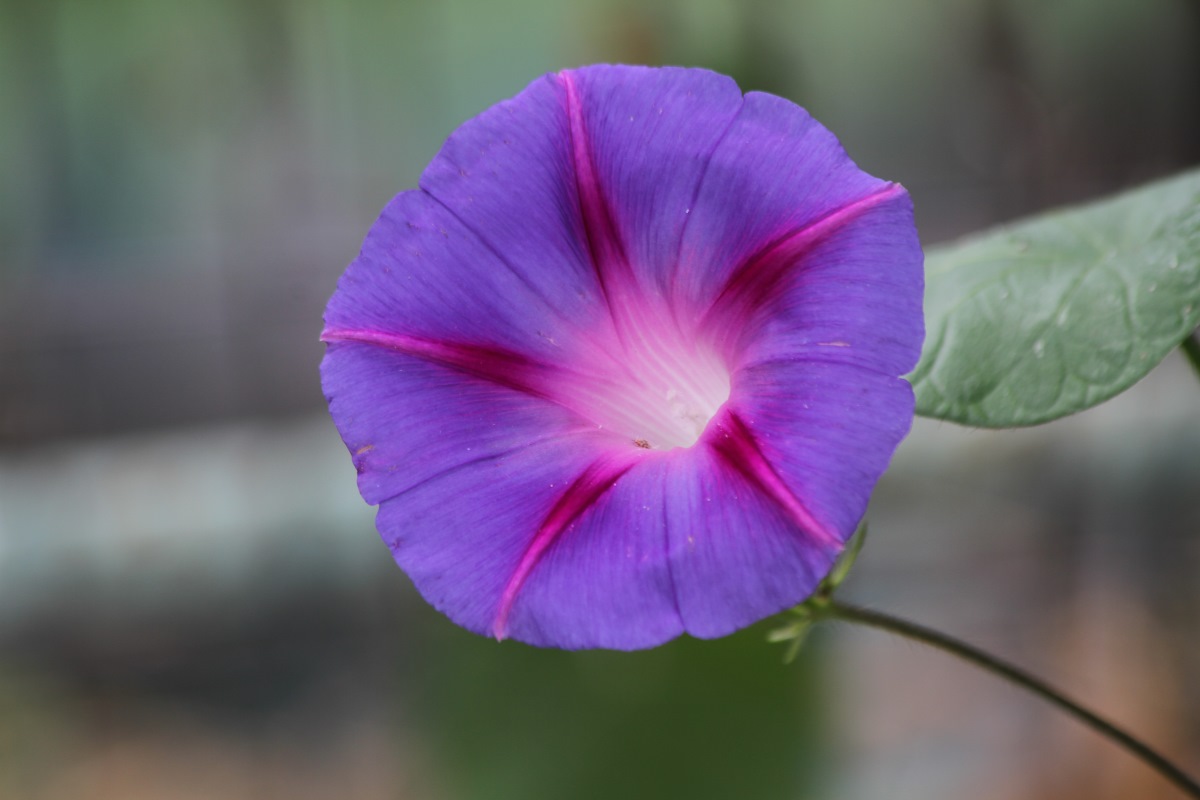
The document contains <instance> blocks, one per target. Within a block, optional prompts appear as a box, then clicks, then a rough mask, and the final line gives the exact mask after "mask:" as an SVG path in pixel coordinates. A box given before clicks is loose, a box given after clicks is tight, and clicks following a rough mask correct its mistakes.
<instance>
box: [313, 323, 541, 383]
mask: <svg viewBox="0 0 1200 800" xmlns="http://www.w3.org/2000/svg"><path fill="white" fill-rule="evenodd" d="M321 341H323V342H358V343H360V344H371V345H378V346H379V347H386V348H388V349H389V350H395V351H396V352H398V353H403V354H405V355H410V356H416V357H418V358H422V359H425V360H426V361H432V362H434V363H437V364H444V365H446V366H448V367H453V368H454V369H456V370H459V371H460V372H463V373H465V374H467V375H473V376H475V377H477V378H483V379H484V380H487V381H491V382H492V383H495V384H497V385H499V386H507V387H508V388H510V389H516V390H517V391H519V392H524V393H526V394H531V395H535V396H538V397H547V396H548V395H547V394H546V392H545V389H544V388H543V387H544V386H545V384H546V378H545V373H546V371H547V369H546V367H545V366H543V365H541V364H538V363H536V362H534V361H532V360H530V359H529V358H528V357H526V356H523V355H521V354H519V353H510V352H507V351H505V350H502V349H500V348H498V347H488V346H485V345H474V344H463V343H460V342H435V341H431V340H429V339H423V338H421V337H418V336H405V335H404V334H402V333H387V332H385V331H371V330H350V329H346V328H326V329H325V331H324V332H322V333H321Z"/></svg>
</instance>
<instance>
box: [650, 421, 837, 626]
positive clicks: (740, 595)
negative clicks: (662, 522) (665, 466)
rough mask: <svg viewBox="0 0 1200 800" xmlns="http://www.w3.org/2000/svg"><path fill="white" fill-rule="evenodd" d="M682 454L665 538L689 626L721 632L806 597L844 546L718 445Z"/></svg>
mask: <svg viewBox="0 0 1200 800" xmlns="http://www.w3.org/2000/svg"><path fill="white" fill-rule="evenodd" d="M710 432H712V429H710ZM677 453H679V451H673V452H672V453H670V454H669V455H670V456H672V459H671V467H672V469H671V471H670V474H669V477H668V480H667V488H668V499H667V504H668V507H669V509H670V511H669V515H668V517H667V526H668V532H667V537H668V542H669V552H670V556H669V557H670V559H671V572H672V577H673V580H674V585H675V594H676V598H677V601H678V607H679V614H680V617H681V620H682V622H683V624H684V627H685V629H686V630H687V632H688V633H690V634H692V635H693V636H698V637H701V638H712V637H716V636H723V635H725V634H727V633H731V632H732V631H735V630H737V629H738V628H741V627H743V626H745V625H748V624H750V623H752V622H756V621H758V620H760V619H762V618H763V617H765V616H767V615H769V614H774V613H776V612H778V611H781V610H783V609H785V608H787V607H789V606H791V605H795V604H796V603H797V602H799V599H803V598H804V597H806V596H808V595H809V594H810V593H811V592H812V591H813V589H814V588H816V585H817V583H818V582H819V581H820V579H821V577H822V576H823V575H824V574H825V573H826V572H827V571H828V570H829V567H830V565H831V564H832V562H833V559H834V558H835V557H836V555H837V553H838V552H840V547H839V546H837V545H836V544H835V543H827V542H824V541H823V540H822V537H821V535H820V534H817V535H813V534H812V533H810V532H808V531H806V530H804V529H803V528H801V527H800V526H798V525H797V521H796V516H795V514H794V509H793V508H789V505H788V504H787V503H785V502H780V501H781V500H782V499H783V498H782V497H778V496H777V497H773V496H771V495H770V494H768V492H767V491H764V488H763V484H762V483H761V482H760V481H759V480H757V479H756V478H755V477H754V476H752V475H751V474H749V473H748V471H747V470H745V469H743V468H741V467H740V466H739V465H738V464H736V463H734V462H731V460H730V459H729V458H727V457H726V456H725V455H723V454H722V453H721V452H719V451H718V450H717V449H716V448H713V447H707V446H706V447H700V448H696V449H695V450H694V451H692V452H688V453H686V454H682V455H676V454H677Z"/></svg>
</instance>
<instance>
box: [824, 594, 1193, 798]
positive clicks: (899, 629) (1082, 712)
mask: <svg viewBox="0 0 1200 800" xmlns="http://www.w3.org/2000/svg"><path fill="white" fill-rule="evenodd" d="M818 609H819V610H818ZM818 609H814V611H816V616H817V617H818V618H822V619H839V620H843V621H845V622H856V623H858V624H860V625H867V626H869V627H872V628H879V629H881V630H885V631H888V632H889V633H893V634H895V635H897V636H903V637H905V638H906V639H912V640H914V641H918V642H921V643H923V644H927V645H929V646H931V647H935V648H937V649H939V650H942V651H945V652H947V653H950V654H951V655H955V656H958V657H959V658H961V659H963V660H964V661H969V662H970V663H972V664H974V665H975V666H977V667H981V668H983V669H984V670H987V671H988V672H991V673H992V674H994V675H998V676H999V677H1001V678H1004V679H1005V680H1007V681H1009V682H1011V683H1014V684H1016V685H1017V686H1020V687H1021V688H1023V689H1027V690H1029V691H1031V692H1033V693H1034V694H1036V695H1037V696H1038V697H1040V698H1042V699H1043V700H1046V701H1047V702H1049V703H1051V704H1053V705H1055V706H1058V707H1059V708H1060V709H1062V710H1063V711H1066V712H1067V713H1068V714H1070V715H1071V716H1073V717H1075V718H1076V719H1077V720H1079V721H1080V722H1082V723H1083V724H1084V725H1087V726H1088V727H1089V728H1092V729H1093V730H1095V731H1096V732H1097V733H1100V734H1101V735H1103V736H1107V737H1108V738H1109V739H1110V740H1112V741H1113V742H1114V743H1116V744H1118V745H1120V746H1121V747H1124V748H1125V749H1126V750H1127V751H1129V752H1130V753H1132V754H1133V755H1135V756H1137V757H1138V758H1140V759H1141V760H1142V761H1143V762H1145V763H1146V764H1147V765H1148V766H1149V767H1150V768H1152V769H1154V770H1155V771H1157V772H1158V773H1159V774H1160V775H1162V776H1163V777H1164V778H1166V779H1167V780H1169V781H1170V782H1171V783H1173V784H1175V785H1176V786H1178V787H1179V788H1180V789H1182V790H1183V791H1184V792H1185V793H1186V794H1188V795H1189V796H1191V797H1195V798H1200V784H1198V783H1196V781H1194V780H1193V779H1192V778H1190V777H1188V775H1187V774H1185V773H1184V772H1183V770H1181V769H1180V768H1179V767H1177V766H1175V765H1174V764H1172V763H1171V762H1170V761H1168V760H1167V759H1165V758H1163V757H1162V756H1161V755H1159V754H1158V753H1157V752H1156V751H1155V750H1153V749H1152V748H1151V747H1150V746H1149V745H1147V744H1145V743H1144V742H1142V741H1141V740H1139V739H1137V738H1135V737H1133V736H1131V735H1130V734H1128V733H1126V732H1125V731H1123V730H1121V729H1120V728H1118V727H1117V726H1116V725H1114V724H1112V723H1111V722H1109V721H1108V720H1105V719H1103V718H1102V717H1099V716H1097V715H1096V714H1093V713H1092V712H1091V711H1088V710H1087V709H1086V708H1084V707H1083V706H1081V705H1079V704H1078V703H1076V702H1075V701H1074V700H1071V699H1070V698H1069V697H1067V696H1065V695H1064V694H1063V693H1062V692H1060V691H1058V690H1057V689H1055V688H1053V687H1052V686H1050V685H1048V684H1046V683H1045V682H1043V681H1041V680H1039V679H1038V678H1035V677H1033V676H1032V675H1030V674H1029V673H1028V672H1025V671H1024V670H1022V669H1020V668H1019V667H1015V666H1013V665H1012V664H1009V663H1007V662H1005V661H1001V660H1000V659H998V658H996V657H995V656H992V655H989V654H987V653H985V652H983V651H982V650H979V649H977V648H975V647H973V646H971V645H969V644H967V643H966V642H963V641H961V640H959V639H955V638H954V637H952V636H947V635H946V634H944V633H939V632H938V631H935V630H933V629H931V628H926V627H924V626H923V625H917V624H916V623H913V622H908V621H906V620H903V619H900V618H898V617H893V616H891V615H890V614H882V613H880V612H878V611H870V610H868V609H865V608H860V607H858V606H853V605H848V604H846V603H842V602H839V601H837V600H833V599H832V598H830V599H827V600H826V601H825V602H823V603H822V604H821V605H820V606H819V607H818Z"/></svg>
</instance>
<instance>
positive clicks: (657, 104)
mask: <svg viewBox="0 0 1200 800" xmlns="http://www.w3.org/2000/svg"><path fill="white" fill-rule="evenodd" d="M561 80H562V81H563V82H564V84H565V85H566V87H567V90H568V91H567V100H568V104H567V107H568V113H569V114H570V116H571V120H572V140H573V147H574V150H575V154H576V157H575V158H576V172H577V174H579V175H581V176H583V177H582V178H581V180H580V195H581V198H582V200H583V207H584V210H585V213H584V219H585V220H586V219H602V220H608V221H609V223H610V225H611V232H609V233H608V234H607V237H608V238H610V239H615V240H616V243H615V245H609V247H610V248H611V250H613V251H616V253H614V255H615V256H616V260H617V261H619V262H622V263H618V264H615V265H613V267H612V269H614V270H622V269H623V270H629V271H632V273H634V274H633V277H634V279H635V280H637V281H638V283H637V285H638V287H639V288H640V290H641V291H643V292H646V293H647V294H649V295H651V296H653V295H655V294H658V295H665V294H666V293H667V292H668V288H669V287H668V279H669V277H670V274H671V273H672V272H673V271H674V268H675V265H676V262H677V258H678V254H679V246H680V240H681V237H682V235H683V230H684V227H685V225H686V224H687V220H688V216H689V214H690V213H691V208H692V206H693V205H694V203H695V201H696V192H697V190H698V189H699V187H700V182H701V178H702V177H703V174H704V171H705V170H706V169H707V167H708V163H709V159H710V157H711V155H712V152H713V150H714V149H715V148H716V147H717V145H718V143H719V142H720V141H721V138H722V137H723V136H724V135H725V132H726V129H727V128H728V127H729V125H730V123H731V122H732V121H733V120H734V117H735V116H736V114H737V112H738V109H739V108H741V105H742V93H741V91H740V90H739V89H738V87H737V84H735V83H734V82H733V81H732V80H730V79H729V78H727V77H725V76H723V75H718V74H716V73H714V72H708V71H706V70H700V69H679V68H672V67H664V68H658V69H651V68H648V67H612V66H596V67H588V68H585V69H580V70H573V71H569V72H564V73H562V75H561Z"/></svg>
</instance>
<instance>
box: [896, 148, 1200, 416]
mask: <svg viewBox="0 0 1200 800" xmlns="http://www.w3.org/2000/svg"><path fill="white" fill-rule="evenodd" d="M925 270H926V290H925V316H926V327H927V336H926V340H925V349H924V351H923V352H922V354H921V361H920V363H919V364H918V365H917V368H916V369H915V370H914V371H913V373H912V374H911V375H910V376H909V380H910V381H911V382H912V384H913V388H914V390H915V391H916V395H917V413H918V414H921V415H923V416H927V417H936V418H939V419H945V420H950V421H952V422H960V423H963V424H966V425H975V426H981V427H988V428H1004V427H1015V426H1021V425H1034V424H1037V423H1040V422H1047V421H1049V420H1052V419H1057V418H1058V417H1062V416H1065V415H1067V414H1072V413H1074V412H1076V411H1082V410H1083V409H1085V408H1089V407H1091V406H1094V405H1096V404H1098V403H1101V402H1103V401H1104V400H1107V399H1109V398H1110V397H1112V396H1114V395H1116V394H1118V393H1120V392H1121V391H1123V390H1125V389H1127V388H1128V387H1129V386H1131V385H1133V384H1134V383H1135V382H1136V381H1137V380H1138V379H1140V378H1141V377H1142V376H1144V375H1145V374H1146V373H1147V372H1149V371H1150V370H1151V369H1152V368H1153V367H1154V366H1155V365H1156V364H1158V362H1159V361H1161V360H1162V359H1163V357H1164V356H1166V355H1167V353H1169V352H1170V351H1171V350H1172V349H1173V348H1174V347H1176V346H1177V345H1179V343H1180V342H1181V341H1183V339H1184V338H1185V337H1186V336H1187V335H1188V334H1189V333H1191V331H1193V330H1194V329H1195V328H1196V326H1197V325H1200V170H1194V171H1191V172H1187V173H1184V174H1183V175H1180V176H1176V177H1174V178H1170V179H1168V180H1164V181H1160V182H1158V183H1154V184H1150V185H1149V186H1145V187H1142V188H1140V189H1137V190H1135V191H1132V192H1129V193H1126V194H1122V195H1118V196H1117V197H1115V198H1111V199H1107V200H1103V201H1100V202H1097V203H1093V204H1090V205H1086V206H1081V207H1078V208H1072V209H1067V210H1063V211H1055V212H1050V213H1047V214H1044V215H1042V216H1038V217H1035V218H1032V219H1029V220H1026V221H1023V222H1019V223H1016V224H1014V225H1011V226H1006V227H1004V228H1000V229H998V230H995V231H990V232H988V233H985V234H983V235H980V236H976V237H972V238H969V239H966V240H964V241H962V242H958V243H955V244H951V245H947V246H943V247H937V248H932V249H931V250H930V251H929V252H928V253H927V255H926V259H925Z"/></svg>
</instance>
